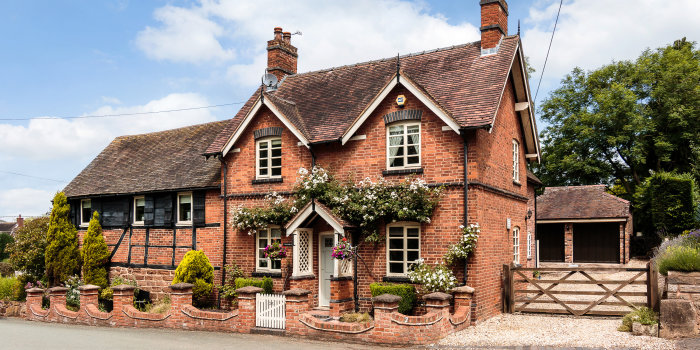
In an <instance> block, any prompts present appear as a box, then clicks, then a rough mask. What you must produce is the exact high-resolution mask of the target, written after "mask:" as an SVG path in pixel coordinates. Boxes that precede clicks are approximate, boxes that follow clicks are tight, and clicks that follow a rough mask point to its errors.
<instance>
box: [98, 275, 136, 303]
mask: <svg viewBox="0 0 700 350" xmlns="http://www.w3.org/2000/svg"><path fill="white" fill-rule="evenodd" d="M121 284H128V285H131V286H134V287H136V289H134V294H138V293H139V288H138V284H136V281H134V280H127V279H124V278H122V277H120V276H117V277H114V278H113V279H112V283H111V284H110V285H109V287H107V288H105V289H102V291H100V299H104V300H112V299H114V290H113V289H112V287H114V286H118V285H121Z"/></svg>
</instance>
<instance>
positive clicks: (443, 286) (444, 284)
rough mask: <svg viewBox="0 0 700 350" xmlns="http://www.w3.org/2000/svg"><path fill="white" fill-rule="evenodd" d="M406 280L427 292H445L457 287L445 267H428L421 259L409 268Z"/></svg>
mask: <svg viewBox="0 0 700 350" xmlns="http://www.w3.org/2000/svg"><path fill="white" fill-rule="evenodd" d="M408 278H410V279H411V282H413V283H418V284H420V285H421V286H422V288H423V289H425V290H426V291H428V292H447V291H449V290H450V289H452V288H453V287H454V286H455V285H457V278H455V275H454V274H453V273H452V271H451V270H450V269H449V268H447V266H445V265H442V264H438V265H435V266H430V265H428V264H425V263H424V262H423V259H418V261H417V262H416V264H414V265H412V266H411V270H410V271H408Z"/></svg>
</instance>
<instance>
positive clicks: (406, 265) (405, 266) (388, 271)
mask: <svg viewBox="0 0 700 350" xmlns="http://www.w3.org/2000/svg"><path fill="white" fill-rule="evenodd" d="M391 227H402V228H403V249H401V250H402V251H403V252H404V260H403V269H404V272H403V273H395V272H393V273H392V272H391V268H390V261H389V251H390V250H398V249H390V248H389V229H390V228H391ZM409 228H416V229H418V249H417V251H418V259H420V258H421V231H422V230H421V225H420V223H417V222H396V223H391V224H389V225H386V232H385V233H386V234H385V236H386V242H385V244H386V249H385V251H386V275H387V276H399V277H405V276H407V275H408V268H409V262H408V261H407V260H406V255H407V254H406V253H407V252H408V251H409V250H411V251H416V249H408V248H407V247H408V244H407V243H408V235H407V233H406V232H407V229H409Z"/></svg>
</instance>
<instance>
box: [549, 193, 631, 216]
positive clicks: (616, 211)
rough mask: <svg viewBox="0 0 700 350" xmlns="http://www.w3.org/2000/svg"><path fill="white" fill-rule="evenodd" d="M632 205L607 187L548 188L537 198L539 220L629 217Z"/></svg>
mask: <svg viewBox="0 0 700 350" xmlns="http://www.w3.org/2000/svg"><path fill="white" fill-rule="evenodd" d="M629 214H630V203H629V202H628V201H626V200H624V199H622V198H619V197H616V196H613V195H611V194H609V193H607V192H605V185H593V186H564V187H547V188H546V189H545V191H544V193H543V194H542V195H541V196H539V197H537V220H552V219H599V218H626V217H628V216H629Z"/></svg>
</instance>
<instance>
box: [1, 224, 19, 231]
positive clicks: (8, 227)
mask: <svg viewBox="0 0 700 350" xmlns="http://www.w3.org/2000/svg"><path fill="white" fill-rule="evenodd" d="M15 225H17V223H15V222H0V232H10V231H12V229H14V228H15Z"/></svg>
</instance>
